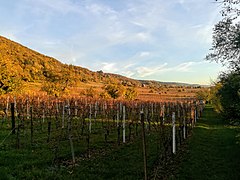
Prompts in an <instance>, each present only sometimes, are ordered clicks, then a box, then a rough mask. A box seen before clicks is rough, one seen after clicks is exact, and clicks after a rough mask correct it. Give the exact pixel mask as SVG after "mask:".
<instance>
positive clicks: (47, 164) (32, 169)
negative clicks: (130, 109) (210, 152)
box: [0, 119, 160, 179]
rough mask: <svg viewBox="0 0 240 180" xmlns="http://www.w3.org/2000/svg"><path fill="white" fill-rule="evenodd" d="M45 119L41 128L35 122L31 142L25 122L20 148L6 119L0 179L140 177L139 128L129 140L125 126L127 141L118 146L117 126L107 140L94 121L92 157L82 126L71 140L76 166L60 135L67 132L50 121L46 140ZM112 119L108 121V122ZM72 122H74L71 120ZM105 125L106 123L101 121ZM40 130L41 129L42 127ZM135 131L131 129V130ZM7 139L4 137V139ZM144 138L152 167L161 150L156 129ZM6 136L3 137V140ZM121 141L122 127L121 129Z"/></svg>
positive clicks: (1, 134)
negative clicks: (79, 134) (56, 148)
mask: <svg viewBox="0 0 240 180" xmlns="http://www.w3.org/2000/svg"><path fill="white" fill-rule="evenodd" d="M47 122H48V120H47V119H46V121H45V123H44V125H43V128H42V127H41V126H40V124H38V120H36V121H35V124H34V134H33V144H32V145H31V143H30V142H31V141H30V130H29V127H30V125H29V123H26V124H25V130H23V129H22V130H21V133H20V148H19V149H17V148H16V142H17V141H16V137H17V135H16V134H15V135H12V134H10V135H9V132H10V125H9V124H7V123H6V122H5V124H3V126H1V128H0V143H1V145H0V174H1V177H0V179H142V177H143V176H144V174H143V153H142V141H141V134H140V130H141V127H139V128H138V131H139V133H138V134H139V135H138V136H137V137H135V139H134V141H133V137H132V140H130V141H129V140H128V134H129V130H128V126H126V135H127V136H126V141H127V143H126V144H123V143H121V144H120V145H117V131H116V128H113V129H111V128H110V135H109V137H108V142H105V140H104V133H105V131H104V129H103V127H102V123H101V122H97V123H96V124H93V127H92V128H93V129H92V131H93V133H92V134H91V139H90V141H91V143H90V149H91V153H90V154H91V157H90V158H89V157H87V154H88V153H87V143H86V132H85V131H87V129H88V127H86V128H85V130H84V134H83V135H81V136H80V138H78V139H73V144H74V150H75V156H76V165H75V166H74V167H73V166H72V163H71V149H70V143H69V140H68V139H64V138H63V140H61V141H60V142H58V139H62V138H61V137H59V136H64V137H65V136H66V137H68V136H67V134H66V133H67V132H65V131H63V132H61V131H60V132H59V131H56V130H55V129H56V128H55V124H54V123H53V124H52V128H53V129H52V133H51V138H50V141H49V142H47V139H48V136H47V128H48V127H47ZM112 123H113V122H110V125H111V124H112ZM73 124H74V123H73ZM104 126H107V122H104ZM42 129H43V130H42ZM79 131H81V129H80V130H79V128H73V129H72V132H73V134H75V137H77V133H79ZM132 133H135V130H134V129H133V132H132ZM5 138H6V139H5ZM146 138H147V159H148V170H149V172H148V173H149V174H151V169H152V167H154V164H155V162H156V159H157V157H158V155H159V153H160V149H159V145H158V144H157V143H156V142H157V141H159V133H158V132H154V131H152V132H150V133H148V134H147V135H146ZM4 139H5V140H4ZM121 141H122V130H121ZM55 146H58V151H59V152H58V158H57V159H55V153H54V152H55V151H54V147H55Z"/></svg>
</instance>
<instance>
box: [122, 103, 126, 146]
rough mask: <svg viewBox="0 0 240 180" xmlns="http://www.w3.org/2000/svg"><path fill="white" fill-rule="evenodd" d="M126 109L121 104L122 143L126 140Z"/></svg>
mask: <svg viewBox="0 0 240 180" xmlns="http://www.w3.org/2000/svg"><path fill="white" fill-rule="evenodd" d="M125 118H126V109H125V106H123V143H125V142H126V138H125V137H126V134H125V133H126V119H125Z"/></svg>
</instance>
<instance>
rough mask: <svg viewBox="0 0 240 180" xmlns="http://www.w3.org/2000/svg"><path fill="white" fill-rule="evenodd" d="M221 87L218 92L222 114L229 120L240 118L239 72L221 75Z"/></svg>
mask: <svg viewBox="0 0 240 180" xmlns="http://www.w3.org/2000/svg"><path fill="white" fill-rule="evenodd" d="M220 78H221V79H220V82H221V83H222V87H221V88H220V89H219V91H218V95H219V96H220V102H221V105H222V108H223V113H224V115H225V116H226V117H228V118H231V119H238V118H239V117H240V72H231V73H227V74H226V73H223V74H222V75H221V76H220Z"/></svg>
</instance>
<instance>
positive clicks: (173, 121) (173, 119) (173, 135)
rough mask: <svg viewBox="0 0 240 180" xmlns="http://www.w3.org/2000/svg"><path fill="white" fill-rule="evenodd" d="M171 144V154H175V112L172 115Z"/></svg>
mask: <svg viewBox="0 0 240 180" xmlns="http://www.w3.org/2000/svg"><path fill="white" fill-rule="evenodd" d="M172 128H173V129H172V143H173V149H172V152H173V154H176V124H175V112H173V113H172Z"/></svg>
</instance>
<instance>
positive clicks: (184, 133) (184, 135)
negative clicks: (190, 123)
mask: <svg viewBox="0 0 240 180" xmlns="http://www.w3.org/2000/svg"><path fill="white" fill-rule="evenodd" d="M183 138H184V139H186V117H185V110H184V109H183Z"/></svg>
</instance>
